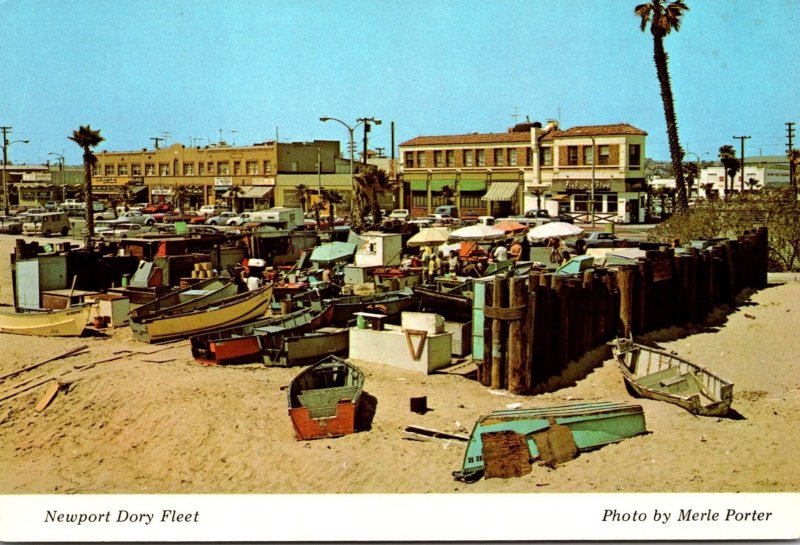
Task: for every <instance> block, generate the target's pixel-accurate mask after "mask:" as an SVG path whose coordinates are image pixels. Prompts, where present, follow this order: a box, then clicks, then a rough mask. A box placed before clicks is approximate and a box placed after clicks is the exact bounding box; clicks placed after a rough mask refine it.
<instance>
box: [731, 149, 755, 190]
mask: <svg viewBox="0 0 800 545" xmlns="http://www.w3.org/2000/svg"><path fill="white" fill-rule="evenodd" d="M734 138H738V139H739V142H740V145H741V149H742V157H741V163H740V165H741V166H740V167H739V169H740V170H739V175H740V176H741V178H739V191H741V192H742V193H744V141H745V140H747V139H749V138H750V137H749V136H734ZM731 189H733V188H731Z"/></svg>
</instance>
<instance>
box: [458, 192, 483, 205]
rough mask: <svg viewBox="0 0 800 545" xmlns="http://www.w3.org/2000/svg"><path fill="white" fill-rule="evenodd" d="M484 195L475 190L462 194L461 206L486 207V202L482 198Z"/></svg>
mask: <svg viewBox="0 0 800 545" xmlns="http://www.w3.org/2000/svg"><path fill="white" fill-rule="evenodd" d="M481 196H482V195H476V194H475V193H474V192H469V193H462V194H461V208H462V209H463V208H486V202H485V201H482V200H481Z"/></svg>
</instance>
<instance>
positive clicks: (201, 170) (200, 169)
mask: <svg viewBox="0 0 800 545" xmlns="http://www.w3.org/2000/svg"><path fill="white" fill-rule="evenodd" d="M205 173H206V164H205V163H204V162H203V161H200V162H199V163H197V174H199V175H200V176H205Z"/></svg>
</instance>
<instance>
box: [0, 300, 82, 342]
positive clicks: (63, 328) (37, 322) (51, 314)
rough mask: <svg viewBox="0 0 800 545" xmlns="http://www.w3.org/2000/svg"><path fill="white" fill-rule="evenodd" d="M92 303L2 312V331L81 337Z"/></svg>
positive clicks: (20, 333)
mask: <svg viewBox="0 0 800 545" xmlns="http://www.w3.org/2000/svg"><path fill="white" fill-rule="evenodd" d="M91 309H92V305H82V306H80V307H72V308H67V309H64V310H50V311H48V310H42V311H32V312H13V313H12V312H2V313H0V333H14V334H16V335H36V336H39V337H79V336H80V335H81V333H83V330H84V329H85V328H86V324H87V323H88V322H89V314H90V312H91Z"/></svg>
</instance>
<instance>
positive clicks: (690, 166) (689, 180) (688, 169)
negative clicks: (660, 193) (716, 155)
mask: <svg viewBox="0 0 800 545" xmlns="http://www.w3.org/2000/svg"><path fill="white" fill-rule="evenodd" d="M683 173H684V175H685V176H686V194H687V195H688V196H689V198H690V199H691V198H692V190H693V189H694V183H695V182H696V181H697V177H698V176H699V175H700V173H699V172H697V163H683Z"/></svg>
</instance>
